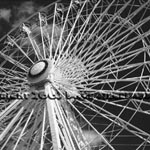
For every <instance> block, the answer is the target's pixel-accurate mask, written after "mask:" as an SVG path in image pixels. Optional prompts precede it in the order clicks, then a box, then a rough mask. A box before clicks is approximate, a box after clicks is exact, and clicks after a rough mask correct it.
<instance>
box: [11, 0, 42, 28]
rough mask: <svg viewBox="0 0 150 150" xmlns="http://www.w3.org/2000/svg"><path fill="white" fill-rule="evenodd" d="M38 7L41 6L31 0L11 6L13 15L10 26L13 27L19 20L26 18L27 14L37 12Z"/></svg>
mask: <svg viewBox="0 0 150 150" xmlns="http://www.w3.org/2000/svg"><path fill="white" fill-rule="evenodd" d="M40 8H41V6H39V5H37V4H36V3H35V2H33V1H27V2H23V3H21V4H20V5H19V7H17V6H14V7H13V12H14V16H13V25H12V27H15V26H17V25H18V24H20V23H21V22H23V21H25V19H27V18H28V17H29V16H31V15H32V14H34V13H35V12H37V11H38V10H39V9H40Z"/></svg>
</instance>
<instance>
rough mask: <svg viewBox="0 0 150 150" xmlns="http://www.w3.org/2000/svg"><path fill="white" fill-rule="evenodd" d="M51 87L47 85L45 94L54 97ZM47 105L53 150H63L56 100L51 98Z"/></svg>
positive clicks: (47, 100)
mask: <svg viewBox="0 0 150 150" xmlns="http://www.w3.org/2000/svg"><path fill="white" fill-rule="evenodd" d="M52 90H53V89H52V88H51V85H50V84H49V83H48V84H46V85H45V94H46V95H49V96H50V97H53V92H52ZM46 104H47V112H48V118H49V124H50V130H51V136H52V143H53V150H60V149H61V141H60V137H59V127H58V123H57V118H56V113H55V103H54V100H51V99H50V98H47V99H46Z"/></svg>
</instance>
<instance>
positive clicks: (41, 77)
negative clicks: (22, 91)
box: [27, 60, 51, 86]
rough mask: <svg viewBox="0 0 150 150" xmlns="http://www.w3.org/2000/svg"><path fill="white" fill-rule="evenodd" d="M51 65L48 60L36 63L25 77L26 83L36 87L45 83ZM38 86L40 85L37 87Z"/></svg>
mask: <svg viewBox="0 0 150 150" xmlns="http://www.w3.org/2000/svg"><path fill="white" fill-rule="evenodd" d="M50 68H51V65H50V61H48V60H40V61H38V62H36V63H35V64H34V65H33V66H32V67H31V68H30V69H29V72H28V75H27V79H28V82H29V83H30V84H31V85H37V84H39V83H43V82H45V80H46V79H47V78H48V75H49V71H50ZM39 86H40V85H39Z"/></svg>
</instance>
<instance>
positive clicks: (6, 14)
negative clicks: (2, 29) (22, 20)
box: [0, 8, 11, 22]
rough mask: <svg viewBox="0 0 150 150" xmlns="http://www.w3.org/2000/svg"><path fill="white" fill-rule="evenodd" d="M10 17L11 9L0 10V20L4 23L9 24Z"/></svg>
mask: <svg viewBox="0 0 150 150" xmlns="http://www.w3.org/2000/svg"><path fill="white" fill-rule="evenodd" d="M10 17H11V9H6V8H3V9H0V19H4V20H5V21H7V22H9V21H10Z"/></svg>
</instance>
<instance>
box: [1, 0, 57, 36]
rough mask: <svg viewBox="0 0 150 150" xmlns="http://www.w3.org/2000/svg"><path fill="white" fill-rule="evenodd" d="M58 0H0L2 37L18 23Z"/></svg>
mask: <svg viewBox="0 0 150 150" xmlns="http://www.w3.org/2000/svg"><path fill="white" fill-rule="evenodd" d="M54 1H56V0H0V38H1V37H2V36H3V35H5V34H6V33H7V32H8V31H9V30H10V29H12V28H14V27H15V26H17V24H18V23H20V22H22V21H23V20H25V19H26V18H27V17H29V16H30V15H32V14H33V13H35V12H36V11H38V10H39V9H40V8H41V7H44V6H46V5H48V4H49V3H52V2H54Z"/></svg>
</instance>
